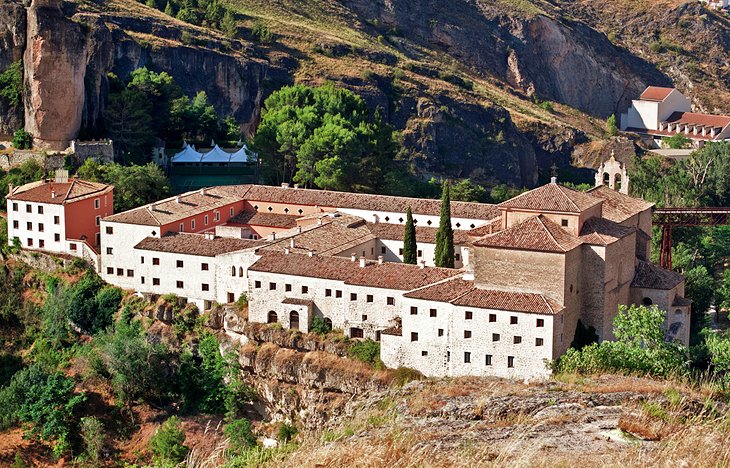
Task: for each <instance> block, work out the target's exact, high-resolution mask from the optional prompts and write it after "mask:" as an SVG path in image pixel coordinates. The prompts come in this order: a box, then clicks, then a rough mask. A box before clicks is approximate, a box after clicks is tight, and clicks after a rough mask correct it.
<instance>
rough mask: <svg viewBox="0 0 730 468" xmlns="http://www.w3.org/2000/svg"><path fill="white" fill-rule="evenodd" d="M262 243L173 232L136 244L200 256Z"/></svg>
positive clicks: (148, 238) (213, 255) (243, 248)
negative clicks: (207, 237)
mask: <svg viewBox="0 0 730 468" xmlns="http://www.w3.org/2000/svg"><path fill="white" fill-rule="evenodd" d="M260 245H262V241H254V240H248V239H234V238H230V237H215V238H213V239H206V238H205V236H204V235H202V234H183V233H177V234H176V233H172V234H168V235H166V236H162V237H159V238H158V237H147V238H146V239H143V240H142V241H141V242H139V243H138V244H137V245H135V246H134V248H135V249H138V250H151V251H153V252H170V253H179V254H185V255H195V256H198V257H215V256H216V255H221V254H225V253H230V252H236V251H238V250H245V249H251V248H255V247H258V246H260Z"/></svg>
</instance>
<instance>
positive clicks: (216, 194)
mask: <svg viewBox="0 0 730 468" xmlns="http://www.w3.org/2000/svg"><path fill="white" fill-rule="evenodd" d="M247 190H248V186H247V185H230V186H222V187H211V188H208V189H201V190H195V191H193V192H187V193H184V194H181V195H178V196H176V197H170V198H167V199H165V200H160V201H158V202H155V203H152V204H150V205H144V206H140V207H138V208H134V209H131V210H129V211H124V212H122V213H117V214H114V215H111V216H107V217H106V218H104V220H105V221H112V222H115V223H128V224H142V225H147V226H162V225H164V224H169V223H174V222H177V221H178V220H180V219H184V218H187V217H189V216H195V215H198V214H200V213H204V212H206V211H209V210H213V209H216V208H221V207H224V206H226V205H230V204H232V203H236V202H240V201H241V200H242V199H243V197H244V194H245V193H246V191H247ZM227 215H228V213H223V215H222V216H227Z"/></svg>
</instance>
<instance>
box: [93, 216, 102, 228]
mask: <svg viewBox="0 0 730 468" xmlns="http://www.w3.org/2000/svg"><path fill="white" fill-rule="evenodd" d="M94 220H95V221H96V225H97V226H99V225H101V216H97V217H96V218H94Z"/></svg>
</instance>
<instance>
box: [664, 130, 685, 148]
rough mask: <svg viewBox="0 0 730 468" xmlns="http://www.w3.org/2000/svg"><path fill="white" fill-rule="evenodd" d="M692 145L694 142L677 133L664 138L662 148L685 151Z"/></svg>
mask: <svg viewBox="0 0 730 468" xmlns="http://www.w3.org/2000/svg"><path fill="white" fill-rule="evenodd" d="M691 145H692V140H690V139H689V138H687V137H686V136H684V135H683V134H681V133H676V134H674V135H672V136H670V137H667V138H662V146H665V147H666V148H671V149H685V148H689V147H690V146H691Z"/></svg>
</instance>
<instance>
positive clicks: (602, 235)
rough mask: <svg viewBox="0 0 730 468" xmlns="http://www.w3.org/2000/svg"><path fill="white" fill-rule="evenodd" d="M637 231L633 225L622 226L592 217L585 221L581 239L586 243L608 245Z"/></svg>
mask: <svg viewBox="0 0 730 468" xmlns="http://www.w3.org/2000/svg"><path fill="white" fill-rule="evenodd" d="M633 232H636V228H635V227H633V226H622V225H620V224H618V223H616V222H614V221H610V220H608V219H604V218H595V217H594V218H591V219H589V220H587V221H586V222H585V223H583V228H582V229H581V230H580V236H579V238H580V240H581V241H583V242H585V243H586V244H592V245H608V244H613V243H614V242H616V241H617V240H619V239H623V238H624V237H626V236H628V235H630V234H631V233H633Z"/></svg>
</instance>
